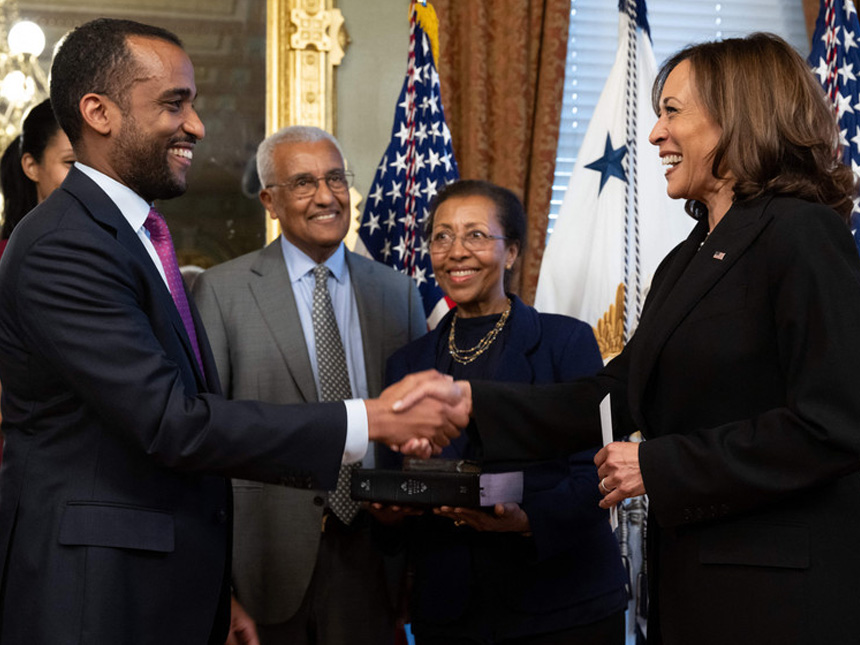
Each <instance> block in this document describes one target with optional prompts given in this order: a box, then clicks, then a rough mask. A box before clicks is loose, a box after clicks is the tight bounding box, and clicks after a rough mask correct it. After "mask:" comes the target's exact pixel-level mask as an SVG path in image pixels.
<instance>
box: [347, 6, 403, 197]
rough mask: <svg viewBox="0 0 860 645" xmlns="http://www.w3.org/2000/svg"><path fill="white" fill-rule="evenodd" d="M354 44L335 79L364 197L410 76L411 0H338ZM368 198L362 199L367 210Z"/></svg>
mask: <svg viewBox="0 0 860 645" xmlns="http://www.w3.org/2000/svg"><path fill="white" fill-rule="evenodd" d="M336 4H337V7H338V8H339V9H340V10H341V12H343V16H344V20H345V24H346V28H347V31H348V32H349V38H350V44H349V47H347V50H346V56H345V57H344V59H343V63H342V64H341V65H340V67H339V68H338V71H337V77H336V79H335V83H336V87H337V90H336V91H337V117H336V119H337V125H336V129H337V131H336V132H335V135H336V136H337V138H338V140H339V141H340V143H341V145H342V146H343V149H344V153H345V154H346V157H347V161H348V163H349V166H350V169H351V170H352V171H353V172H354V173H355V187H356V189H357V190H358V191H359V192H360V193H361V195H362V197H366V195H367V193H368V191H369V189H370V184H371V182H372V181H373V175H374V173H375V172H376V167H377V166H378V165H379V161H380V160H381V159H382V154H383V152H385V148H386V146H387V145H388V141H389V139H390V137H391V127H392V125H393V119H394V108H395V104H396V103H397V97H398V95H399V93H400V87H401V85H402V84H403V79H404V78H405V76H406V55H407V50H408V47H409V13H408V12H409V0H374V2H368V1H367V0H337V3H336ZM363 207H364V203H363V202H362V203H361V204H359V209H361V210H363Z"/></svg>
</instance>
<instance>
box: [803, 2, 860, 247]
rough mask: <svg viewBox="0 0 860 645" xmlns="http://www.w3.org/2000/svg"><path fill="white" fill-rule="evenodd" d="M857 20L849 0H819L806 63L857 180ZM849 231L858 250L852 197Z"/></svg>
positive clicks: (858, 224)
mask: <svg viewBox="0 0 860 645" xmlns="http://www.w3.org/2000/svg"><path fill="white" fill-rule="evenodd" d="M858 41H860V22H858V20H857V11H856V10H855V9H854V2H853V1H852V0H821V4H820V8H819V11H818V20H817V22H816V24H815V34H814V35H813V36H812V51H811V52H810V54H809V64H810V65H811V66H812V68H813V71H814V72H815V73H816V74H817V75H818V80H819V81H820V82H821V85H822V86H823V87H824V93H825V94H827V97H828V98H829V99H830V101H831V102H832V103H833V109H834V110H835V111H836V117H837V119H839V143H840V144H841V145H842V161H844V162H845V164H846V165H848V166H850V167H851V169H852V170H853V171H854V176H855V177H857V178H858V179H860V82H858V80H857V76H858V75H860V43H858ZM851 232H852V233H853V234H854V242H855V243H856V244H857V248H858V249H860V207H858V200H857V198H856V196H855V199H854V211H853V212H852V213H851Z"/></svg>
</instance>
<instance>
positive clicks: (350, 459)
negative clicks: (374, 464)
mask: <svg viewBox="0 0 860 645" xmlns="http://www.w3.org/2000/svg"><path fill="white" fill-rule="evenodd" d="M343 404H344V405H345V406H346V443H345V444H344V446H343V461H342V463H344V464H353V463H355V462H357V461H361V460H362V458H363V457H364V455H365V453H367V444H368V433H369V430H368V427H367V408H365V407H364V400H363V399H347V400H346V401H344V402H343Z"/></svg>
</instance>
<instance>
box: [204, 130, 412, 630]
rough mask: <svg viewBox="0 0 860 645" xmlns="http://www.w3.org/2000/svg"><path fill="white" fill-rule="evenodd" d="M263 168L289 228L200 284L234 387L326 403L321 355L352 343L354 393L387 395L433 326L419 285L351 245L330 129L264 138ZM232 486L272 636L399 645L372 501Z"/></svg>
mask: <svg viewBox="0 0 860 645" xmlns="http://www.w3.org/2000/svg"><path fill="white" fill-rule="evenodd" d="M257 168H258V169H259V174H260V184H261V185H262V186H264V188H263V190H262V192H261V193H260V199H261V201H262V202H263V205H264V206H265V207H266V209H267V210H268V211H269V214H270V216H271V217H272V218H273V219H276V220H278V221H279V222H280V224H281V230H282V231H283V234H282V236H281V237H279V238H278V239H277V240H275V241H274V242H272V243H271V244H269V245H268V246H267V247H266V248H264V249H261V250H260V251H255V252H253V253H249V254H248V255H244V256H242V257H240V258H237V259H235V260H232V261H230V262H226V263H224V264H222V265H220V266H217V267H214V268H212V269H210V270H208V271H206V272H205V273H203V274H202V275H200V276H199V277H198V279H197V281H196V282H195V285H194V296H195V300H196V304H197V306H198V308H199V309H200V315H201V318H202V319H203V322H204V325H205V327H206V331H207V333H208V335H209V339H210V343H211V345H212V351H213V354H214V356H215V363H216V365H217V367H218V374H219V375H220V377H221V386H222V388H223V390H224V393H225V394H226V396H228V397H229V398H234V399H249V398H250V399H259V400H262V401H267V402H270V403H302V402H307V401H317V400H320V398H321V396H322V388H321V387H320V379H321V375H320V367H319V362H320V361H321V360H327V359H331V356H327V355H326V354H331V353H332V352H334V351H343V355H344V358H345V361H343V362H341V363H339V365H340V366H341V367H342V371H345V372H346V373H345V374H344V376H346V378H347V379H348V381H349V383H350V386H351V387H350V389H351V391H352V394H353V395H355V396H376V395H378V394H379V392H381V391H382V384H383V376H384V375H383V370H384V366H385V360H386V359H387V358H388V356H389V355H391V354H392V353H393V352H394V351H395V350H397V349H399V348H400V347H402V346H403V345H405V344H406V343H408V342H410V341H412V340H414V339H416V338H418V337H419V336H421V335H423V334H424V333H425V332H426V330H427V323H426V321H425V318H424V311H423V307H422V305H421V298H420V295H419V293H418V290H417V289H416V287H415V285H414V283H413V282H412V280H410V279H409V278H408V277H407V276H405V275H403V274H401V273H398V272H396V271H394V270H392V269H390V268H389V267H386V266H384V265H382V264H380V263H378V262H373V261H370V260H368V259H366V258H363V257H361V256H359V255H356V254H354V253H351V252H350V251H348V250H346V248H345V246H344V244H343V241H342V240H343V238H344V236H345V235H346V233H347V231H348V230H349V223H350V199H349V183H350V182H349V175H348V174H347V173H346V172H345V169H344V160H343V155H342V153H341V151H340V147H339V145H338V143H337V141H336V140H335V139H334V137H332V136H331V135H330V134H328V133H327V132H325V131H323V130H320V129H318V128H312V127H307V126H291V127H288V128H284V129H283V130H280V131H279V132H277V133H275V134H273V135H271V136H269V137H268V138H267V139H266V140H265V141H264V142H263V143H262V144H260V147H259V149H258V151H257ZM320 265H323V266H325V267H326V269H327V273H329V274H330V275H329V276H328V278H327V285H328V287H327V289H328V291H329V292H330V295H331V300H332V303H333V311H334V313H335V315H336V319H337V320H336V322H337V328H338V332H339V340H340V343H341V345H342V350H340V349H334V348H332V347H330V346H329V347H326V348H321V347H319V346H318V343H317V340H316V338H315V333H314V332H315V327H316V323H315V321H314V319H313V313H314V302H315V299H314V293H315V288H316V287H315V285H316V281H315V276H314V271H315V267H318V266H320ZM299 330H301V332H303V333H300V331H299ZM343 481H344V482H346V481H347V479H346V478H344V479H343ZM233 495H234V506H235V509H236V521H235V528H234V539H233V555H234V560H233V586H234V589H235V592H236V595H237V597H238V599H239V602H241V603H242V605H243V606H244V608H245V609H247V611H248V613H249V614H250V616H251V617H252V618H253V619H254V621H255V622H256V623H257V631H258V633H259V637H260V641H261V642H262V643H263V645H267V644H272V645H275V644H279V645H286V644H287V643H289V644H290V645H301V644H302V643H316V644H320V645H326V644H330V645H335V644H347V643H374V645H376V644H378V645H384V644H385V643H392V642H393V639H394V622H395V617H396V614H395V611H394V610H395V607H396V601H397V599H398V597H397V594H396V593H391V594H390V593H389V591H388V588H387V584H386V572H387V571H393V570H395V569H397V567H395V566H392V567H386V559H385V558H384V557H383V554H382V551H381V549H380V546H379V545H378V544H377V543H376V542H377V541H376V540H375V539H374V538H375V533H376V532H377V531H376V529H379V528H380V527H379V526H376V527H374V526H373V522H374V520H373V519H372V518H371V517H370V515H369V514H368V513H367V512H366V511H360V510H359V511H358V513H357V514H356V515H355V516H351V513H350V514H346V515H345V514H344V513H337V512H335V511H333V510H332V507H333V506H334V504H332V503H331V500H330V498H329V496H328V495H327V494H326V493H325V492H324V491H319V490H299V489H295V488H287V487H284V486H277V485H270V484H261V483H257V482H250V481H246V480H241V479H237V480H234V481H233ZM392 564H393V563H392ZM392 591H395V590H394V589H392ZM234 620H235V618H234ZM311 635H313V638H311Z"/></svg>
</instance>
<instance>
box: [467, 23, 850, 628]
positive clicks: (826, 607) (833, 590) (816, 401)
mask: <svg viewBox="0 0 860 645" xmlns="http://www.w3.org/2000/svg"><path fill="white" fill-rule="evenodd" d="M849 71H850V70H849ZM654 97H655V101H654V103H655V108H656V109H657V113H658V115H659V120H658V123H657V125H656V126H655V128H654V130H653V132H652V134H651V141H652V143H654V144H655V145H656V146H658V148H659V152H660V156H661V157H662V158H663V160H664V162H665V164H666V166H667V172H666V178H667V182H668V191H669V194H670V195H671V196H673V197H677V198H684V199H687V200H688V202H687V209H688V211H689V212H690V213H691V214H692V215H693V216H694V217H696V218H697V219H698V220H699V223H698V225H697V226H696V227H695V229H694V230H693V232H692V233H691V235H690V237H689V238H688V239H687V240H686V241H685V242H683V243H682V244H680V245H679V246H678V247H677V248H676V249H674V250H673V251H672V252H671V253H670V254H669V256H668V257H667V258H666V259H665V260H664V262H663V263H662V265H661V266H660V268H659V269H658V271H657V273H656V274H655V276H654V279H653V282H652V286H651V290H650V292H649V296H648V299H647V302H646V305H645V308H644V310H643V313H642V318H641V322H640V325H639V327H638V329H637V331H636V333H635V335H634V336H633V338H632V339H631V341H630V343H629V344H628V345H627V347H626V348H625V349H624V351H623V352H622V353H621V354H620V355H619V356H618V357H617V358H616V359H615V360H613V361H612V362H610V363H609V365H608V366H607V367H606V368H605V369H604V370H603V371H602V372H601V373H600V374H598V376H597V377H596V378H595V379H589V380H581V381H578V382H576V383H574V384H567V385H550V386H544V387H542V388H540V387H538V386H532V387H531V389H529V388H528V386H525V387H524V386H511V385H501V384H493V383H478V382H475V383H472V384H471V388H470V387H469V386H468V385H463V389H464V390H466V391H467V392H468V391H471V396H472V403H473V414H474V417H475V420H476V425H477V428H478V432H479V433H480V438H481V442H482V446H483V451H484V452H483V454H484V457H485V459H487V460H490V461H492V460H499V459H506V460H507V459H514V458H516V459H534V458H541V457H546V456H548V455H553V454H559V453H562V452H572V451H574V450H577V449H579V448H580V447H581V446H582V445H584V444H587V443H588V442H593V441H594V439H595V437H596V436H597V434H598V428H599V419H598V409H597V404H598V402H599V401H600V400H601V399H602V398H603V396H604V395H605V394H606V393H611V395H612V402H613V420H614V422H615V428H614V431H615V435H616V437H622V436H624V435H626V434H629V433H630V432H632V431H633V430H641V431H642V434H643V435H644V437H645V438H646V441H645V442H644V443H641V444H626V443H613V444H610V445H609V446H608V447H607V448H604V449H603V450H601V451H600V452H599V453H598V454H597V456H596V462H597V464H598V466H599V469H598V475H599V477H600V478H601V479H600V484H599V488H600V491H601V493H602V494H603V495H604V499H603V501H602V502H601V505H602V506H604V507H607V506H610V505H614V504H617V503H618V502H620V501H621V500H622V499H624V498H627V497H631V496H635V495H639V494H641V493H647V494H648V496H649V500H650V504H649V524H648V545H647V546H648V554H649V559H648V572H649V582H650V596H649V598H650V605H649V622H648V642H649V643H665V644H667V645H710V644H714V645H717V644H719V645H727V644H729V643H730V644H732V645H739V644H740V645H744V644H749V645H760V644H761V643H769V642H772V643H778V644H779V645H809V644H817V643H821V644H824V643H833V644H835V643H840V644H841V643H856V642H860V611H858V610H857V609H858V602H860V595H858V591H857V589H858V581H860V557H858V556H857V550H858V548H860V513H858V512H857V508H858V503H860V472H858V471H860V393H858V388H860V259H858V253H857V249H856V248H855V246H854V242H853V239H852V236H851V234H850V232H849V229H848V226H847V225H846V222H847V220H848V217H849V215H850V213H851V210H852V196H853V195H854V178H853V175H852V173H851V170H850V169H848V168H847V167H845V166H843V165H841V164H840V163H838V161H837V152H838V150H837V147H838V141H839V133H838V131H837V127H836V122H835V118H834V116H833V113H832V110H831V108H830V107H829V106H828V104H827V103H826V100H825V97H824V96H823V93H822V91H821V88H820V86H819V85H818V83H817V81H816V79H815V78H814V76H813V75H812V73H811V72H810V70H809V68H808V67H807V66H806V63H805V61H803V59H802V58H801V57H800V56H799V55H798V54H797V53H796V52H795V51H794V50H793V49H792V48H791V47H790V46H788V45H787V44H786V43H785V42H784V41H782V40H781V39H779V38H777V37H775V36H771V35H766V34H754V35H752V36H750V37H748V38H744V39H728V40H724V41H722V42H714V43H706V44H702V45H697V46H693V47H690V48H688V49H685V50H683V51H682V52H680V53H679V54H677V55H675V56H674V57H673V58H671V59H670V60H669V61H668V62H667V63H666V64H665V65H664V67H663V69H662V70H661V72H660V74H659V76H658V79H657V82H656V85H655V89H654ZM854 134H855V133H848V135H847V136H849V137H851V136H854ZM524 428H528V433H526V432H523V430H522V429H524ZM535 428H539V429H540V430H535ZM536 432H540V433H541V440H540V441H536V440H535V433H536Z"/></svg>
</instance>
